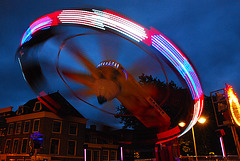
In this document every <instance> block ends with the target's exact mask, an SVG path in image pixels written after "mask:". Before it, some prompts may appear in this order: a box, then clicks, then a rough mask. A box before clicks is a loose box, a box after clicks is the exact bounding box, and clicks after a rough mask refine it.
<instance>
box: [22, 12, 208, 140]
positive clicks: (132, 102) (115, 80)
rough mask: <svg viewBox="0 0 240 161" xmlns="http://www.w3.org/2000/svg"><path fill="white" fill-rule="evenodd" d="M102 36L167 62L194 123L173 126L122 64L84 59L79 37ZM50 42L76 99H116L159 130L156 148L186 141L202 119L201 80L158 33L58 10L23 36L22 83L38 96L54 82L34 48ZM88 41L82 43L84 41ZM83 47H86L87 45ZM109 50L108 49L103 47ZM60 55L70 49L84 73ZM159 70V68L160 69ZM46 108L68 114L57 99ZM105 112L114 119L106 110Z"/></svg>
mask: <svg viewBox="0 0 240 161" xmlns="http://www.w3.org/2000/svg"><path fill="white" fill-rule="evenodd" d="M69 27H76V28H81V29H82V28H84V29H87V32H86V31H84V32H81V33H80V34H79V33H78V34H73V35H71V36H69V35H68V36H66V35H65V34H62V31H63V30H64V29H65V28H69ZM102 34H110V35H111V37H112V36H113V37H114V38H113V39H112V40H111V41H114V39H115V37H120V38H121V39H124V41H127V42H128V43H130V44H133V45H134V46H135V47H137V48H138V49H140V50H142V51H144V53H145V55H147V56H148V57H151V58H152V59H153V61H155V62H157V63H158V64H160V66H161V60H163V61H164V62H165V63H166V64H167V65H168V66H169V67H170V68H171V69H172V70H173V71H174V72H175V73H176V75H177V76H178V78H179V79H180V80H181V81H182V82H183V84H184V85H185V86H186V87H187V88H188V91H189V93H190V94H191V102H192V103H190V105H189V106H188V107H186V110H185V112H186V113H187V115H188V116H190V119H188V120H186V123H187V126H185V127H179V126H178V125H176V126H175V125H174V126H173V125H172V123H171V119H172V118H170V117H169V115H168V114H167V112H166V111H164V110H163V109H162V108H161V104H160V105H159V104H158V103H156V101H155V100H154V99H153V97H152V96H151V94H150V93H149V92H148V91H147V90H146V89H144V88H143V87H142V86H141V85H140V84H139V83H138V82H137V80H136V79H135V78H134V77H133V76H132V73H131V72H130V70H128V68H126V67H125V64H124V63H123V61H116V60H115V58H114V57H111V58H110V59H109V58H104V59H103V60H101V61H99V62H98V64H95V63H94V62H92V61H90V59H89V58H88V57H89V56H90V55H94V53H90V54H84V52H83V51H82V50H79V49H77V48H78V45H77V43H75V42H72V40H73V39H75V38H77V37H84V36H89V35H100V36H101V35H102ZM51 38H56V39H57V40H58V41H59V40H61V41H60V42H61V44H60V45H59V46H60V50H58V52H57V53H58V54H57V63H56V71H57V73H58V76H59V77H60V80H61V81H62V82H64V84H65V85H66V86H67V87H68V89H69V90H70V91H71V92H72V93H73V95H74V96H76V97H77V98H78V99H79V100H81V101H83V102H84V103H86V104H87V105H90V106H93V107H96V106H95V105H93V104H91V103H89V102H87V101H85V100H84V99H82V97H81V95H83V94H85V95H96V97H97V100H98V103H99V104H104V103H105V102H110V101H112V100H113V99H117V100H118V101H119V102H120V103H122V104H123V105H124V106H125V107H126V108H127V109H128V110H129V111H130V112H131V113H133V115H134V116H135V117H136V118H137V119H138V120H139V121H141V122H142V123H143V124H144V125H145V126H146V127H148V128H155V129H157V133H158V134H157V138H158V143H163V142H166V141H169V140H172V139H174V138H176V137H180V136H182V135H183V134H185V133H186V132H187V131H188V130H190V129H191V127H192V126H193V125H194V124H195V123H196V122H197V120H198V118H199V117H200V115H201V113H202V108H203V97H204V95H203V91H202V88H201V84H200V81H199V79H198V76H197V74H196V72H195V70H194V68H193V66H192V65H191V63H190V62H189V60H188V59H187V57H186V56H185V55H184V53H183V52H182V51H181V50H180V49H179V48H178V47H177V46H176V45H174V44H173V43H172V42H171V41H170V40H169V39H168V38H167V37H166V36H164V35H163V34H162V33H160V32H159V31H157V30H156V29H154V28H152V27H151V28H149V29H147V28H144V27H142V26H140V25H139V24H137V23H135V22H133V21H131V20H129V19H128V18H126V17H124V16H123V15H120V14H118V13H116V12H114V11H111V10H108V9H92V8H87V9H86V8H85V9H68V10H61V11H56V12H54V13H51V14H48V15H45V16H43V17H41V18H39V19H37V20H36V21H34V22H33V23H32V24H31V25H30V26H29V28H28V29H27V30H26V32H25V33H24V34H23V36H22V39H21V42H20V47H19V49H18V50H17V57H18V60H19V63H20V65H21V68H22V71H23V75H24V78H25V79H26V81H27V82H28V84H29V85H30V87H31V88H32V89H33V90H34V91H35V92H36V94H37V95H38V96H42V97H43V98H44V97H45V95H46V93H48V89H49V88H51V86H52V85H49V83H50V81H49V80H48V77H51V74H50V75H48V76H47V75H46V70H45V71H44V69H43V68H44V66H48V65H46V64H44V63H42V62H41V61H40V60H39V57H41V55H42V54H43V53H42V52H39V50H36V48H38V47H39V46H40V44H43V43H45V42H47V41H49V40H51ZM86 40H87V39H84V38H83V39H82V40H81V41H82V42H83V41H86ZM88 42H91V41H88ZM84 43H85V44H87V42H84ZM88 44H89V43H88ZM107 45H108V44H104V46H107ZM62 50H67V51H68V53H70V55H71V57H74V59H75V60H77V61H78V63H79V64H82V65H83V66H84V67H85V69H86V70H85V71H82V70H71V69H69V68H66V67H61V66H64V65H61V63H59V61H60V60H59V57H60V53H61V52H62ZM51 54H52V53H47V54H46V55H47V56H45V58H47V59H51V58H52V55H51ZM130 54H131V53H130ZM124 61H126V60H124ZM63 62H64V61H63ZM62 64H66V63H62ZM123 64H124V65H123ZM47 68H48V67H47ZM158 70H161V68H160V67H159V69H158ZM87 73H88V74H87ZM66 79H67V80H69V81H75V82H77V83H79V84H81V85H83V86H86V87H87V88H86V89H87V90H85V91H84V92H83V90H82V93H81V94H78V93H77V92H75V91H74V90H72V87H71V85H69V84H68V82H67V81H66ZM165 95H167V94H165ZM52 102H54V103H52ZM45 104H46V105H47V106H48V107H49V108H50V109H51V110H52V111H54V112H56V113H57V114H60V115H61V114H64V111H62V110H61V109H62V107H61V105H59V104H57V103H56V101H55V100H52V101H49V100H47V101H45ZM96 108H98V107H96ZM101 110H102V109H101ZM103 111H105V112H106V113H109V114H112V113H111V112H108V111H107V110H103ZM189 112H191V113H189ZM179 121H180V120H179Z"/></svg>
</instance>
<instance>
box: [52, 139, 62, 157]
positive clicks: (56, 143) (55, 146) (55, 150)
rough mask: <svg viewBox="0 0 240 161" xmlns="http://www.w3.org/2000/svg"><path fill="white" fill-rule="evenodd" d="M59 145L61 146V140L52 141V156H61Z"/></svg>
mask: <svg viewBox="0 0 240 161" xmlns="http://www.w3.org/2000/svg"><path fill="white" fill-rule="evenodd" d="M59 145H60V140H59V139H51V143H50V154H59Z"/></svg>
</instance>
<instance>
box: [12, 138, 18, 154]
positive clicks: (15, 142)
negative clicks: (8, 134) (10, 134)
mask: <svg viewBox="0 0 240 161" xmlns="http://www.w3.org/2000/svg"><path fill="white" fill-rule="evenodd" d="M18 144H19V140H18V139H14V140H13V150H12V153H17V150H18Z"/></svg>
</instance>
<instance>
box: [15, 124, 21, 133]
mask: <svg viewBox="0 0 240 161" xmlns="http://www.w3.org/2000/svg"><path fill="white" fill-rule="evenodd" d="M21 127H22V123H21V122H17V124H16V131H15V133H16V134H20V133H21Z"/></svg>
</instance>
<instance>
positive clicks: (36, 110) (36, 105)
mask: <svg viewBox="0 0 240 161" xmlns="http://www.w3.org/2000/svg"><path fill="white" fill-rule="evenodd" d="M41 110H42V104H41V102H36V103H35V106H34V108H33V111H34V112H38V111H41Z"/></svg>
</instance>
